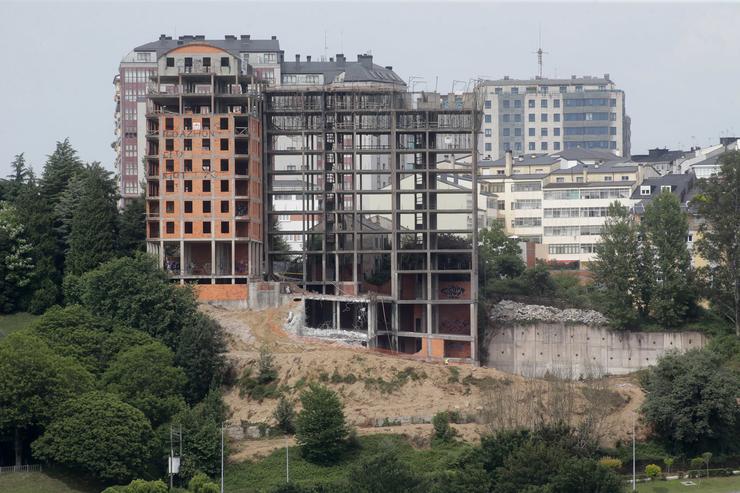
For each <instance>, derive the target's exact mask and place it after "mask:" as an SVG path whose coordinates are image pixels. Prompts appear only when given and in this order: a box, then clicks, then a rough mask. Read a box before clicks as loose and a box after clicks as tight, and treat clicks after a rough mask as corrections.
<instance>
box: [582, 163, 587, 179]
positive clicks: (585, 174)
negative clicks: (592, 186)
mask: <svg viewBox="0 0 740 493" xmlns="http://www.w3.org/2000/svg"><path fill="white" fill-rule="evenodd" d="M581 176H582V177H583V183H588V165H587V164H584V165H583V171H582V172H581Z"/></svg>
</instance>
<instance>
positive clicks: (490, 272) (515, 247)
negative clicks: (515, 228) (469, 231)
mask: <svg viewBox="0 0 740 493" xmlns="http://www.w3.org/2000/svg"><path fill="white" fill-rule="evenodd" d="M478 263H479V267H478V269H479V272H480V280H481V287H482V288H485V287H486V286H488V285H489V283H490V282H493V281H495V280H497V279H502V278H507V279H513V278H515V277H518V276H520V275H521V274H522V273H523V272H524V269H525V268H526V266H525V265H524V261H523V260H522V258H521V249H520V248H519V244H518V243H517V241H516V240H515V239H512V238H509V237H507V236H506V232H505V231H504V227H503V225H501V224H500V223H493V225H492V226H490V227H488V228H484V229H482V230H481V231H480V232H479V234H478Z"/></svg>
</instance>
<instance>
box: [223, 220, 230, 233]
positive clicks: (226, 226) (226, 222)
mask: <svg viewBox="0 0 740 493" xmlns="http://www.w3.org/2000/svg"><path fill="white" fill-rule="evenodd" d="M221 232H222V233H228V232H229V221H221Z"/></svg>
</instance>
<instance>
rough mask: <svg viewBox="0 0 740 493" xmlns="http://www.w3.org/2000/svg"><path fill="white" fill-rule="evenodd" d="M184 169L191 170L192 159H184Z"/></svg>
mask: <svg viewBox="0 0 740 493" xmlns="http://www.w3.org/2000/svg"><path fill="white" fill-rule="evenodd" d="M185 171H193V160H192V159H186V160H185Z"/></svg>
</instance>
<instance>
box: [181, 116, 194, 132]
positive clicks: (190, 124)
mask: <svg viewBox="0 0 740 493" xmlns="http://www.w3.org/2000/svg"><path fill="white" fill-rule="evenodd" d="M183 127H184V128H185V130H192V129H193V119H192V118H185V119H184V120H183Z"/></svg>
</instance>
